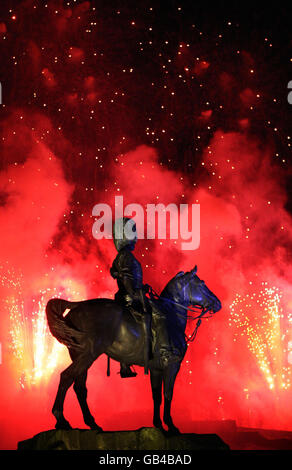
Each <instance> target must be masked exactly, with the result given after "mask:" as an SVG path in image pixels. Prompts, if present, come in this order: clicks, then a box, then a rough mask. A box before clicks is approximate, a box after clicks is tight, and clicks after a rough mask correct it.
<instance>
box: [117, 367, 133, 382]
mask: <svg viewBox="0 0 292 470" xmlns="http://www.w3.org/2000/svg"><path fill="white" fill-rule="evenodd" d="M118 374H120V376H121V378H122V379H125V378H127V377H136V375H137V372H134V371H132V369H131V367H130V366H128V367H126V368H125V367H123V368H121V370H120V372H118Z"/></svg>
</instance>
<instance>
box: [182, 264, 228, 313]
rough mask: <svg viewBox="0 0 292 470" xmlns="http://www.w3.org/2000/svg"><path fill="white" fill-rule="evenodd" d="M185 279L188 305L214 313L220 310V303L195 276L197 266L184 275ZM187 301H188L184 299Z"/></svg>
mask: <svg viewBox="0 0 292 470" xmlns="http://www.w3.org/2000/svg"><path fill="white" fill-rule="evenodd" d="M184 276H185V277H186V281H187V282H186V288H185V290H186V293H185V294H187V295H188V296H189V305H199V306H200V307H202V308H203V309H206V310H208V311H210V312H213V313H216V312H218V311H219V310H220V309H221V308H222V305H221V302H220V300H219V299H218V297H216V295H215V294H213V292H212V291H210V289H209V288H208V287H207V286H206V284H205V282H204V281H203V280H202V279H200V278H199V276H197V266H195V267H194V268H193V269H192V270H191V271H190V272H188V273H186V274H184ZM185 300H186V301H188V299H187V298H186V299H185Z"/></svg>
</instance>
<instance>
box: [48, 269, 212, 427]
mask: <svg viewBox="0 0 292 470" xmlns="http://www.w3.org/2000/svg"><path fill="white" fill-rule="evenodd" d="M196 271H197V267H195V268H194V269H192V270H191V271H190V272H186V273H184V272H180V273H178V274H177V275H176V276H175V277H174V278H173V279H172V280H171V281H169V283H168V284H167V285H166V287H165V288H164V289H163V291H162V292H161V295H160V296H159V297H158V298H157V299H156V300H154V299H153V298H152V301H151V302H154V304H156V305H157V306H158V307H159V311H160V312H163V314H165V315H166V321H167V329H168V332H169V335H170V338H171V341H172V343H173V344H174V345H175V347H176V348H178V349H179V351H180V356H179V360H178V361H177V362H175V363H172V364H169V365H167V366H165V367H163V366H162V365H161V363H160V361H159V358H158V356H157V353H156V351H155V348H154V351H153V353H152V357H151V358H150V360H149V370H150V381H151V387H152V397H153V402H154V414H153V425H154V426H155V427H157V428H160V429H163V426H162V421H161V418H160V405H161V402H162V383H163V386H164V413H163V421H164V423H165V424H166V425H167V426H168V431H169V432H174V433H177V432H179V430H178V429H177V427H176V426H175V425H174V424H173V421H172V418H171V412H170V411H171V401H172V396H173V387H174V383H175V379H176V376H177V373H178V371H179V369H180V365H181V362H182V360H183V358H184V355H185V353H186V349H187V343H186V337H185V329H186V324H187V312H188V308H189V307H190V306H194V307H200V308H201V309H202V310H201V314H200V317H201V316H202V315H204V314H205V313H206V312H211V313H216V312H218V310H220V309H221V302H220V300H219V299H218V298H217V297H216V296H215V295H214V294H213V293H212V292H211V291H210V290H209V289H208V287H207V286H206V285H205V283H204V281H202V280H200V279H199V277H198V276H197V275H196ZM67 309H70V311H69V313H68V314H67V315H65V316H64V315H63V314H64V312H65V310H67ZM46 313H47V319H48V324H49V328H50V331H51V333H52V334H53V336H55V338H57V339H58V341H60V342H61V343H63V344H65V345H66V346H67V347H68V349H69V354H70V357H71V359H72V364H71V365H70V366H69V367H68V368H67V369H65V370H64V371H63V372H62V373H61V374H60V383H59V387H58V391H57V395H56V399H55V402H54V405H53V409H52V413H53V415H54V416H55V418H56V420H57V422H56V426H55V427H56V429H71V426H70V424H69V422H68V421H67V420H66V419H65V418H64V415H63V404H64V400H65V396H66V393H67V390H68V389H69V387H71V385H72V384H74V385H73V388H74V391H75V393H76V395H77V399H78V401H79V404H80V407H81V410H82V414H83V418H84V422H85V424H86V425H87V426H89V427H90V428H91V429H95V430H99V431H102V429H101V427H100V426H98V425H97V424H96V422H95V420H94V417H93V416H92V414H91V413H90V411H89V408H88V405H87V400H86V398H87V389H86V378H87V371H88V369H89V367H90V366H91V365H92V363H93V362H94V361H95V360H96V359H97V358H98V357H99V356H100V355H101V354H106V355H107V356H108V358H112V359H114V360H116V361H119V362H124V363H126V364H134V365H138V366H143V365H144V334H143V326H142V323H141V322H139V321H137V319H135V315H132V314H131V313H130V311H128V310H126V309H125V308H123V307H122V306H120V305H119V304H118V303H116V302H115V301H114V300H111V299H91V300H85V301H81V302H69V301H67V300H63V299H50V300H49V302H48V303H47V307H46ZM154 316H155V315H154Z"/></svg>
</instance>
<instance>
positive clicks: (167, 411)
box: [163, 363, 180, 434]
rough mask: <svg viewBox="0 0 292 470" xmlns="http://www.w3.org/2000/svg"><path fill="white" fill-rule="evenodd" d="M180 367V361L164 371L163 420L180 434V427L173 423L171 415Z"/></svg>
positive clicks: (170, 430)
mask: <svg viewBox="0 0 292 470" xmlns="http://www.w3.org/2000/svg"><path fill="white" fill-rule="evenodd" d="M179 369H180V363H177V364H170V365H169V366H168V367H166V368H165V369H164V371H163V388H164V411H163V421H164V422H165V424H166V425H167V426H168V430H169V432H171V433H173V434H179V429H178V428H177V427H176V426H175V425H174V424H173V421H172V417H171V401H172V396H173V387H174V383H175V379H176V376H177V374H178V371H179Z"/></svg>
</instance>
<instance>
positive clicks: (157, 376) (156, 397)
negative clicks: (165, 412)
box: [150, 369, 163, 429]
mask: <svg viewBox="0 0 292 470" xmlns="http://www.w3.org/2000/svg"><path fill="white" fill-rule="evenodd" d="M150 380H151V389H152V398H153V406H154V411H153V425H154V426H155V427H156V428H159V429H163V426H162V422H161V419H160V405H161V401H162V371H159V370H153V369H151V370H150Z"/></svg>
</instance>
